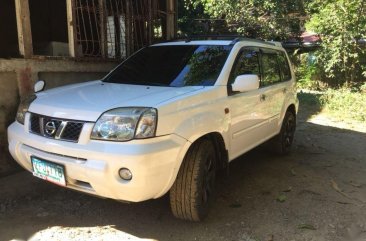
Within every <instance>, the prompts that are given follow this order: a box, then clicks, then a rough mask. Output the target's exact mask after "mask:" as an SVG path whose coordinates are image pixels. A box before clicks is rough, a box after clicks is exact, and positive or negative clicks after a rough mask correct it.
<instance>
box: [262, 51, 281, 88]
mask: <svg viewBox="0 0 366 241" xmlns="http://www.w3.org/2000/svg"><path fill="white" fill-rule="evenodd" d="M262 67H263V78H262V81H261V86H268V85H272V84H275V83H279V82H281V71H280V68H279V65H278V54H277V53H276V52H275V51H271V52H264V53H262Z"/></svg>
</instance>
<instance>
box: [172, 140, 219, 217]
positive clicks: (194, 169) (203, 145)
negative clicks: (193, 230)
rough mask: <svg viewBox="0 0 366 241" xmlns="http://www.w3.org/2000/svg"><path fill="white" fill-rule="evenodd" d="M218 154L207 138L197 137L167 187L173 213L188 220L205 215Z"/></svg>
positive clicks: (212, 186)
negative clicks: (173, 180)
mask: <svg viewBox="0 0 366 241" xmlns="http://www.w3.org/2000/svg"><path fill="white" fill-rule="evenodd" d="M216 167H217V156H216V153H215V149H214V146H213V144H212V142H211V141H209V140H205V139H202V140H199V141H197V142H196V143H194V144H193V145H192V146H191V147H190V149H189V150H188V152H187V154H186V156H185V158H184V160H183V163H182V165H181V168H180V170H179V172H178V176H177V178H176V180H175V183H174V184H173V186H172V188H171V190H170V206H171V209H172V212H173V214H174V216H175V217H177V218H180V219H185V220H190V221H201V220H202V219H204V218H205V217H206V216H207V214H208V210H209V206H210V204H211V202H212V200H213V197H214V194H215V189H216Z"/></svg>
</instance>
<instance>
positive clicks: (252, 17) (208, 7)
mask: <svg viewBox="0 0 366 241" xmlns="http://www.w3.org/2000/svg"><path fill="white" fill-rule="evenodd" d="M181 1H182V0H181ZM307 1H309V0H293V1H291V2H288V1H286V0H186V1H184V3H185V6H186V10H189V9H191V10H192V9H202V8H203V10H204V11H203V13H202V12H201V13H200V14H199V16H203V15H205V16H207V17H209V18H211V19H214V20H215V22H216V23H218V24H216V25H220V24H221V25H224V27H225V28H226V29H227V30H228V31H229V32H232V33H239V34H241V35H244V36H247V37H252V38H262V39H274V40H282V39H287V38H288V37H289V36H291V37H293V36H298V35H299V33H300V19H301V16H304V15H305V8H306V6H305V5H304V2H305V3H307ZM196 18H197V17H196ZM222 20H224V21H222ZM220 21H221V22H220ZM224 23H225V24H224ZM218 27H219V26H211V28H210V29H207V30H208V31H212V30H213V31H214V32H217V31H216V30H217V28H218Z"/></svg>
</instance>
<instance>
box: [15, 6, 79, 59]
mask: <svg viewBox="0 0 366 241" xmlns="http://www.w3.org/2000/svg"><path fill="white" fill-rule="evenodd" d="M18 1H21V0H18ZM66 11H67V31H68V37H69V55H70V57H78V51H77V41H76V24H75V21H76V20H75V14H74V0H66Z"/></svg>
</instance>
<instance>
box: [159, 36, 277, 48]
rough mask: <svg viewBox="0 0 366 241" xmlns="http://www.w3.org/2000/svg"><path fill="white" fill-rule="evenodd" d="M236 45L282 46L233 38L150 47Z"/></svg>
mask: <svg viewBox="0 0 366 241" xmlns="http://www.w3.org/2000/svg"><path fill="white" fill-rule="evenodd" d="M236 43H241V44H246V45H252V46H262V47H263V46H272V47H277V48H278V47H281V48H282V44H281V43H280V42H274V41H262V40H257V39H248V38H235V39H233V40H192V41H191V40H189V39H188V40H185V41H184V40H178V41H170V42H164V43H158V44H154V45H152V46H176V45H183V46H184V45H219V46H229V45H235V44H236Z"/></svg>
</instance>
